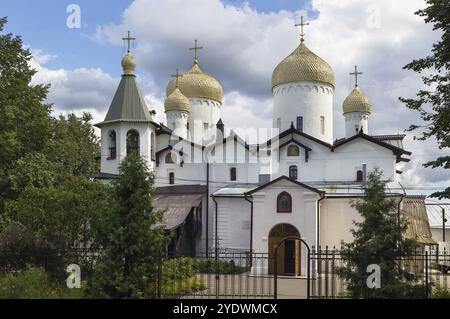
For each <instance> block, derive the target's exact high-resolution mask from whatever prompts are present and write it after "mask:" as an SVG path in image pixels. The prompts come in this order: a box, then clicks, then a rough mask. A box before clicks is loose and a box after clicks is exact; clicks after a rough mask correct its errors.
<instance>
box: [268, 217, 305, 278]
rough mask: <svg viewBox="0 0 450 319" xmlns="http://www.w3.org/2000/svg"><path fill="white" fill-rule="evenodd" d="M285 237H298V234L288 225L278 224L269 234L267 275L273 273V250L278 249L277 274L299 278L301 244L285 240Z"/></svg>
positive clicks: (295, 229)
mask: <svg viewBox="0 0 450 319" xmlns="http://www.w3.org/2000/svg"><path fill="white" fill-rule="evenodd" d="M286 237H297V238H299V237H300V233H299V231H298V230H297V228H295V227H294V226H292V225H290V224H278V225H276V226H275V227H273V228H272V229H271V231H270V233H269V260H270V261H271V262H269V274H273V273H274V269H273V268H274V263H273V258H274V256H275V249H276V247H277V246H278V244H280V243H281V246H280V248H279V249H278V256H277V268H278V274H280V275H285V276H299V275H300V272H301V269H300V267H301V242H299V241H298V240H285V241H284V242H283V239H285V238H286Z"/></svg>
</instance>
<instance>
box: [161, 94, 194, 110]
mask: <svg viewBox="0 0 450 319" xmlns="http://www.w3.org/2000/svg"><path fill="white" fill-rule="evenodd" d="M190 109H191V104H190V103H189V99H188V98H187V97H186V96H184V95H183V93H181V91H180V89H179V88H175V91H173V92H172V93H171V94H170V95H169V96H168V97H167V98H166V101H165V102H164V110H165V111H166V112H171V111H172V112H188V113H189V111H190Z"/></svg>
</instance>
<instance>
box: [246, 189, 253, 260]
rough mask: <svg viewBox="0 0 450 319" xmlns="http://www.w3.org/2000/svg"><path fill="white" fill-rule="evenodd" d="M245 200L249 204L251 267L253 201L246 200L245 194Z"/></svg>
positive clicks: (251, 253)
mask: <svg viewBox="0 0 450 319" xmlns="http://www.w3.org/2000/svg"><path fill="white" fill-rule="evenodd" d="M244 198H245V200H246V201H247V202H249V203H250V265H252V255H253V201H252V200H250V199H248V194H245V197H244Z"/></svg>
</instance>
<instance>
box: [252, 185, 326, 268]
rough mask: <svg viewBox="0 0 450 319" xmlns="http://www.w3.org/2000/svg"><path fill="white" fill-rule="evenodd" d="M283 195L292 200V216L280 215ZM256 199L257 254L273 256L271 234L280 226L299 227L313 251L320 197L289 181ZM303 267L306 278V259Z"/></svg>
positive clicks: (270, 187)
mask: <svg viewBox="0 0 450 319" xmlns="http://www.w3.org/2000/svg"><path fill="white" fill-rule="evenodd" d="M283 191H286V192H288V193H289V194H290V195H291V196H292V213H277V197H278V195H279V194H280V193H281V192H283ZM252 196H253V202H254V224H253V225H254V226H253V251H255V252H258V253H268V252H269V247H268V245H269V233H270V231H271V230H272V228H273V227H275V226H276V225H279V224H290V225H292V226H294V227H296V228H297V230H298V231H299V233H300V237H301V238H302V239H303V240H305V241H306V243H307V244H308V245H309V246H310V247H311V246H313V245H315V244H316V215H317V211H316V207H317V200H318V199H319V198H320V195H319V194H317V193H315V192H312V191H310V190H308V189H306V188H303V187H301V186H298V185H296V184H294V183H292V182H290V181H288V180H280V181H278V182H276V183H274V184H272V185H269V186H267V187H265V188H263V189H262V190H260V191H258V192H256V193H254V194H253V195H252ZM302 251H303V252H305V251H306V250H305V249H303V250H302ZM301 263H302V266H301V269H302V275H303V272H305V271H306V269H307V268H306V258H302V261H301ZM258 267H259V266H258ZM261 267H264V266H261ZM253 271H255V272H256V273H264V272H267V269H254V270H253Z"/></svg>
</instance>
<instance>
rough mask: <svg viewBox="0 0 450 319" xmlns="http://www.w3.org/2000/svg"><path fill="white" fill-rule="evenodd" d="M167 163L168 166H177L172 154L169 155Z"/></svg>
mask: <svg viewBox="0 0 450 319" xmlns="http://www.w3.org/2000/svg"><path fill="white" fill-rule="evenodd" d="M165 162H166V164H175V161H174V159H173V156H172V152H169V153H167V155H166V161H165Z"/></svg>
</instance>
